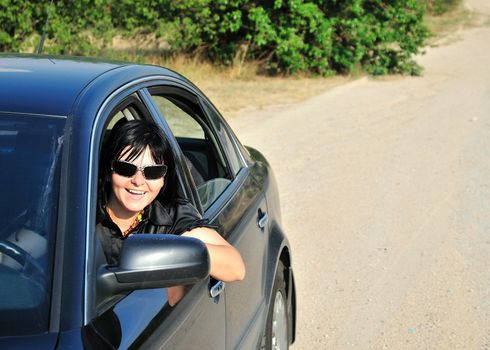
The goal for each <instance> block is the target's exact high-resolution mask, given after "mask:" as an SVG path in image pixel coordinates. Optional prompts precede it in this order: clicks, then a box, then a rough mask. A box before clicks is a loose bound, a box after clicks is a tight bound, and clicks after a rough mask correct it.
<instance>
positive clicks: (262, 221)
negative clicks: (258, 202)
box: [257, 210, 269, 228]
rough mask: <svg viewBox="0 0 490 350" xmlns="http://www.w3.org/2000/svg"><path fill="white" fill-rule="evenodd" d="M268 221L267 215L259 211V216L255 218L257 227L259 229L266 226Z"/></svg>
mask: <svg viewBox="0 0 490 350" xmlns="http://www.w3.org/2000/svg"><path fill="white" fill-rule="evenodd" d="M268 221H269V215H267V213H266V212H263V211H262V210H259V216H258V217H257V226H259V227H260V228H264V227H265V225H267V222H268Z"/></svg>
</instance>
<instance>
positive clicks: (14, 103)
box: [0, 55, 296, 349]
mask: <svg viewBox="0 0 490 350" xmlns="http://www.w3.org/2000/svg"><path fill="white" fill-rule="evenodd" d="M132 119H147V120H150V121H153V122H154V123H155V124H157V125H158V126H159V127H160V128H161V129H162V130H163V131H164V133H165V134H166V136H167V137H168V139H169V140H170V143H171V145H172V147H173V151H174V154H175V157H176V159H177V172H178V180H179V191H180V194H181V196H184V197H186V198H187V199H189V200H190V201H191V202H192V203H194V205H195V206H196V207H197V208H198V209H199V210H200V211H201V213H202V215H203V217H204V218H206V219H209V220H210V222H211V223H213V224H216V225H218V226H219V227H220V233H221V234H222V235H223V236H224V238H225V239H226V240H227V241H228V242H230V243H231V244H233V245H234V246H235V247H236V248H237V249H238V250H239V251H240V253H241V255H242V257H243V259H244V261H245V266H246V270H247V275H246V278H245V279H244V280H243V281H240V282H234V283H228V284H226V285H225V284H224V283H223V282H221V281H217V280H214V279H212V278H210V277H209V261H208V259H209V257H208V253H207V250H206V247H205V246H204V244H201V243H200V242H197V240H194V239H190V238H188V237H180V236H173V235H160V234H153V235H152V234H146V235H145V234H141V235H133V236H131V237H130V238H128V239H127V240H126V241H125V242H124V247H123V250H122V252H121V258H120V264H119V266H108V264H107V262H106V260H105V257H104V254H103V251H102V248H101V244H100V242H99V240H98V237H97V235H96V234H95V224H96V204H97V186H98V181H97V178H98V167H99V155H100V150H101V147H102V145H103V143H104V141H105V140H106V138H107V135H108V132H109V131H110V130H111V129H112V128H113V126H114V125H115V124H116V123H117V122H119V121H121V120H123V121H124V120H132ZM0 167H1V172H0V174H1V175H0V176H1V181H0V186H1V190H0V193H1V199H0V206H1V207H0V348H1V349H6V348H26V349H34V348H36V349H54V348H59V349H65V348H70V349H79V348H94V349H104V348H109V349H116V348H121V349H126V348H145V349H147V348H159V349H238V348H240V349H257V348H265V349H287V348H288V346H289V345H290V344H292V342H293V341H294V337H295V319H296V315H295V286H294V278H293V270H292V266H291V248H290V246H289V243H288V240H287V238H286V237H285V234H284V231H283V228H282V226H281V217H280V208H279V201H278V193H277V187H276V183H275V180H274V177H273V174H272V171H271V169H270V167H269V165H268V163H267V161H266V160H265V159H264V157H263V156H262V155H261V154H260V153H259V152H258V151H256V150H254V149H252V148H249V147H244V146H243V145H242V144H241V143H240V142H239V141H238V139H237V138H236V136H235V135H234V133H233V132H232V130H231V129H230V127H229V126H228V125H227V124H226V122H225V121H224V120H223V118H222V117H221V115H220V114H219V112H218V111H217V110H216V108H215V107H214V106H213V105H212V104H211V102H210V101H209V100H208V99H207V98H206V97H205V96H204V95H203V94H202V93H201V92H200V91H199V89H197V88H196V87H195V86H194V85H193V84H192V83H191V82H189V81H188V80H187V79H185V78H183V77H182V76H180V75H178V74H176V73H174V72H172V71H170V70H167V69H164V68H161V67H156V66H149V65H135V64H124V63H114V62H102V61H96V60H82V59H67V58H58V57H47V56H12V55H0ZM150 256H151V258H149V257H150ZM174 285H187V293H186V295H185V296H184V298H183V299H182V300H181V301H180V302H179V303H178V304H177V305H176V306H174V307H171V306H169V304H168V302H167V292H166V287H169V286H174Z"/></svg>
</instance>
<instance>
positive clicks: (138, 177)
mask: <svg viewBox="0 0 490 350" xmlns="http://www.w3.org/2000/svg"><path fill="white" fill-rule="evenodd" d="M131 182H132V183H133V184H134V185H135V186H141V185H143V184H144V183H145V177H144V176H143V173H142V172H141V170H138V171H137V172H136V174H134V176H133V177H132V178H131Z"/></svg>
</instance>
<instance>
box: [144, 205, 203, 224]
mask: <svg viewBox="0 0 490 350" xmlns="http://www.w3.org/2000/svg"><path fill="white" fill-rule="evenodd" d="M148 211H149V213H148V216H149V218H150V220H151V221H153V222H154V223H155V224H157V225H167V226H171V225H172V224H173V223H174V222H175V221H176V220H179V219H181V218H182V217H190V218H195V219H200V218H201V214H200V213H199V211H198V210H197V209H196V207H195V206H194V205H193V204H192V203H191V202H190V201H189V200H188V199H185V198H178V199H177V200H175V201H174V202H173V203H166V204H163V203H161V202H160V201H158V200H156V201H154V202H153V203H152V204H151V205H150V206H149V208H148Z"/></svg>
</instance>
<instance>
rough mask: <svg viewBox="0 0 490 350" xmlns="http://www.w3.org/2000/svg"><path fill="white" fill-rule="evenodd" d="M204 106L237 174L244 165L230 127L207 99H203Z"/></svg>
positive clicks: (231, 166)
mask: <svg viewBox="0 0 490 350" xmlns="http://www.w3.org/2000/svg"><path fill="white" fill-rule="evenodd" d="M203 105H204V108H205V109H206V112H207V114H208V115H209V119H210V120H211V122H212V123H213V125H214V128H215V130H216V133H217V134H218V135H219V138H220V140H221V143H222V145H223V149H224V152H225V153H226V156H227V157H228V160H229V163H230V168H231V170H232V171H233V174H235V175H236V174H237V173H238V172H239V171H240V169H241V168H242V167H243V163H242V161H241V159H240V157H239V154H238V152H237V149H236V147H235V143H234V142H233V140H232V138H231V135H230V133H229V130H228V128H227V127H226V125H225V122H224V120H223V118H221V116H220V115H219V114H218V112H217V111H216V109H214V108H213V107H212V106H211V105H210V104H209V103H208V102H207V101H203Z"/></svg>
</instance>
